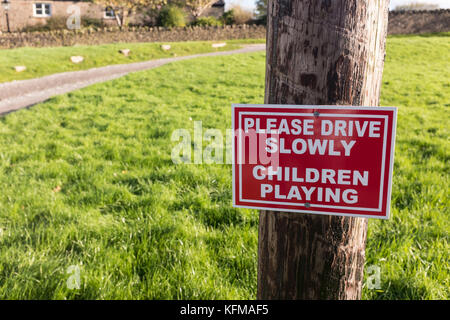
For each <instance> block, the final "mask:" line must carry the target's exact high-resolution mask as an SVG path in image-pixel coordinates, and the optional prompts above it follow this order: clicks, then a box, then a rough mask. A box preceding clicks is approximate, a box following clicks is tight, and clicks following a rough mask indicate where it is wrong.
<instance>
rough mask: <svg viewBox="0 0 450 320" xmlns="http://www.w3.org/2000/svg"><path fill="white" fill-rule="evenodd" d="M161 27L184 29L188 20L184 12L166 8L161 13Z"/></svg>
mask: <svg viewBox="0 0 450 320" xmlns="http://www.w3.org/2000/svg"><path fill="white" fill-rule="evenodd" d="M158 20H159V25H161V26H163V27H167V28H170V27H184V26H186V19H185V14H184V11H183V10H182V9H180V8H178V7H172V6H170V7H166V8H163V9H162V10H161V12H160V13H159V19H158Z"/></svg>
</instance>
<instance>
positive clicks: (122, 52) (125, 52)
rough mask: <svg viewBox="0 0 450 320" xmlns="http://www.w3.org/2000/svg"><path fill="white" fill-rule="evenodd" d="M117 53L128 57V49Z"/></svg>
mask: <svg viewBox="0 0 450 320" xmlns="http://www.w3.org/2000/svg"><path fill="white" fill-rule="evenodd" d="M119 52H120V53H121V54H123V55H124V56H125V57H128V56H129V55H130V52H131V51H130V49H122V50H119Z"/></svg>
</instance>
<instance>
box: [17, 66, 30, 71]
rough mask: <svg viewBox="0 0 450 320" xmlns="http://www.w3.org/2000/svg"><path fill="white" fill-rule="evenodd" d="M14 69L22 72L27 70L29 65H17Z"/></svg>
mask: <svg viewBox="0 0 450 320" xmlns="http://www.w3.org/2000/svg"><path fill="white" fill-rule="evenodd" d="M14 70H16V72H22V71H25V70H27V67H25V66H15V67H14Z"/></svg>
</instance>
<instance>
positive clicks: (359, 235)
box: [258, 0, 389, 299]
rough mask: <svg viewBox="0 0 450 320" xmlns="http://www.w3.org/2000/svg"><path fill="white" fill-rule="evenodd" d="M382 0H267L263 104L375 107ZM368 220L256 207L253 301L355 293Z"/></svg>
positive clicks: (384, 11) (383, 28) (383, 27)
mask: <svg viewBox="0 0 450 320" xmlns="http://www.w3.org/2000/svg"><path fill="white" fill-rule="evenodd" d="M388 6H389V0H269V3H268V21H267V70H266V94H265V103H267V104H302V105H354V106H377V105H378V102H379V95H380V86H381V78H382V73H383V65H384V55H385V40H386V33H387V23H388ZM366 234H367V219H364V218H353V217H337V216H326V215H313V214H303V213H284V212H271V211H261V213H260V221H259V247H258V299H359V298H360V297H361V288H362V281H363V267H364V260H365V253H364V252H365V243H366Z"/></svg>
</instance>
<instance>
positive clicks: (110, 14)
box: [105, 7, 116, 19]
mask: <svg viewBox="0 0 450 320" xmlns="http://www.w3.org/2000/svg"><path fill="white" fill-rule="evenodd" d="M115 17H116V14H115V13H114V9H113V8H112V7H106V8H105V19H114V18H115Z"/></svg>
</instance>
